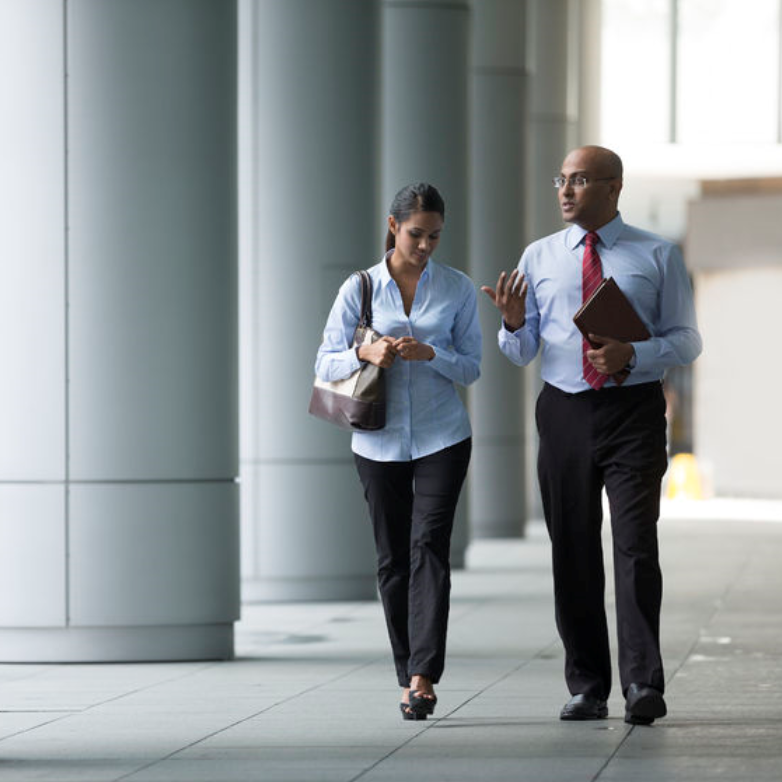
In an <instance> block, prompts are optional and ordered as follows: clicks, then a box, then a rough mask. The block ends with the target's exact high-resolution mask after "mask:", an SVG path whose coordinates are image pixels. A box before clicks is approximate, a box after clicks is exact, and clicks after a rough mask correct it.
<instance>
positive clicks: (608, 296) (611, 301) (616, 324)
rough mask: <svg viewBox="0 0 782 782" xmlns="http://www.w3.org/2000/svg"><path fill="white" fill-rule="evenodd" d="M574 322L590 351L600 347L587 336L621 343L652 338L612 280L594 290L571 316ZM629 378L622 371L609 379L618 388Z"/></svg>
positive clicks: (608, 278)
mask: <svg viewBox="0 0 782 782" xmlns="http://www.w3.org/2000/svg"><path fill="white" fill-rule="evenodd" d="M573 322H574V323H575V324H576V326H577V327H578V330H579V331H580V332H581V333H582V334H583V335H584V339H585V340H587V342H589V344H590V345H592V347H593V348H597V347H600V346H599V345H595V344H594V343H593V342H590V340H589V335H590V334H595V335H597V336H600V337H611V338H612V339H618V340H619V341H620V342H643V341H644V340H646V339H649V337H651V334H650V333H649V330H648V329H647V328H646V325H645V324H644V322H643V321H642V320H641V319H640V318H639V317H638V313H637V312H636V311H635V309H633V305H632V304H630V302H629V301H628V299H627V297H626V296H625V295H624V293H622V289H621V288H620V287H619V286H618V285H617V284H616V281H615V280H614V278H613V277H606V278H605V279H604V280H603V281H602V282H601V283H600V285H598V286H597V288H596V289H595V291H594V293H592V295H591V296H590V297H589V298H588V299H587V300H586V301H585V302H584V303H583V304H582V305H581V308H580V309H579V310H578V312H577V313H576V314H575V315H574V316H573ZM629 374H630V371H629V370H628V369H623V370H622V371H621V372H617V373H616V374H615V375H612V377H613V379H614V382H615V383H616V384H617V385H621V384H622V383H623V382H624V381H625V380H626V379H627V376H628V375H629Z"/></svg>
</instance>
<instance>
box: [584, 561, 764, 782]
mask: <svg viewBox="0 0 782 782" xmlns="http://www.w3.org/2000/svg"><path fill="white" fill-rule="evenodd" d="M749 559H750V557H749V556H745V558H744V560H743V561H742V563H741V564H740V565H739V568H738V572H737V573H736V575H735V577H734V579H732V580H731V581H730V582H729V583H728V584H727V585H726V586H725V588H724V590H723V592H722V595H721V596H720V597H718V598H717V599H716V600H715V602H714V607H713V609H712V611H711V614H710V616H709V618H708V619H707V621H706V622H705V624H704V625H703V627H701V628H699V629H698V631H697V633H696V636H695V638H694V639H693V642H692V644H691V645H690V647H689V649H688V650H687V652H686V653H685V654H684V655H683V656H682V658H681V661H680V662H679V664H678V665H677V666H676V667H675V668H674V670H673V672H672V673H671V674H670V675H669V676H668V677H667V678H668V682H667V684H668V685H670V684H672V683H673V680H674V678H675V677H676V675H677V674H678V673H679V672H680V671H681V670H682V668H683V667H684V666H685V665H686V663H687V661H688V660H689V659H690V658H691V656H692V654H693V652H694V651H695V649H696V648H697V646H698V644H699V643H700V641H701V637H702V635H701V631H702V630H705V629H706V628H708V627H709V626H710V625H711V624H713V622H714V619H715V618H716V616H717V615H718V614H719V612H720V611H721V610H722V608H723V607H724V605H725V602H726V601H727V599H728V597H729V595H730V593H731V591H733V589H734V587H735V585H736V583H737V581H738V580H739V579H740V578H741V577H742V575H743V574H744V573H745V572H746V570H747V568H748V567H749ZM637 728H638V729H640V730H642V731H643V730H645V729H646V728H644V727H640V728H639V726H637V725H631V726H629V730H628V731H627V732H626V733H625V735H624V736H623V737H622V738H621V740H620V741H619V743H618V744H617V745H616V747H615V748H614V750H613V752H611V754H610V755H609V756H608V758H607V759H606V762H605V763H604V764H603V765H602V766H601V767H600V769H598V771H597V773H596V774H595V776H594V777H592V779H591V780H590V782H599V779H600V777H601V776H602V775H603V772H605V771H606V770H607V769H608V767H609V766H610V765H611V763H612V762H613V760H614V759H615V758H616V757H617V755H618V754H619V753H620V752H621V750H622V748H623V747H624V746H625V744H626V743H627V742H628V741H629V740H630V736H632V735H633V733H634V732H635V730H636V729H637Z"/></svg>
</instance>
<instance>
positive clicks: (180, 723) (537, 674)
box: [0, 502, 782, 782]
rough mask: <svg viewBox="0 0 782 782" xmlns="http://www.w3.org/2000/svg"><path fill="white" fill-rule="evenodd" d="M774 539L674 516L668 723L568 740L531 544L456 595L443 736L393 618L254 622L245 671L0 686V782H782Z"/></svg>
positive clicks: (726, 515) (325, 609)
mask: <svg viewBox="0 0 782 782" xmlns="http://www.w3.org/2000/svg"><path fill="white" fill-rule="evenodd" d="M748 507H749V511H748V510H747V508H748ZM682 508H684V511H682ZM769 508H770V510H769ZM780 522H782V514H780V513H779V512H778V507H777V506H764V505H762V504H759V503H756V504H754V505H752V504H750V505H748V506H747V505H741V504H733V505H731V504H730V503H728V504H725V503H722V504H719V503H716V504H715V503H709V502H705V503H695V504H691V505H689V506H687V505H686V504H678V505H677V503H672V504H669V506H668V507H667V508H666V512H665V514H664V518H663V520H662V521H661V523H660V539H661V548H662V560H663V567H664V574H665V603H664V613H663V651H664V656H665V661H666V675H667V681H668V692H667V701H668V707H669V716H668V717H666V718H665V719H663V720H659V721H657V722H656V723H655V724H654V725H653V726H651V727H641V726H637V727H631V726H628V725H626V724H625V723H624V722H623V719H622V718H623V703H622V700H621V696H620V695H619V693H618V692H614V693H613V694H612V696H611V700H610V701H609V708H610V711H611V714H610V716H609V719H607V720H603V721H599V722H591V723H563V722H560V721H559V719H558V713H559V709H560V707H561V705H562V704H563V703H564V701H565V700H566V699H567V697H568V693H567V692H566V689H565V686H564V683H563V678H562V650H561V646H560V643H559V641H558V638H557V634H556V631H555V628H554V622H553V608H552V597H551V575H550V567H549V550H548V542H547V540H546V537H545V533H544V530H543V528H542V525H540V524H539V523H534V524H532V525H530V528H529V531H528V536H527V538H526V539H525V540H523V541H484V542H479V543H476V544H473V545H472V546H471V547H470V549H469V551H468V567H467V568H466V569H465V570H463V571H458V572H456V573H454V579H453V581H454V589H453V600H452V612H451V629H450V637H449V657H448V664H447V670H446V675H445V677H444V679H443V682H442V683H441V685H440V687H439V688H438V694H439V698H440V702H439V704H438V708H437V714H436V718H434V719H432V718H430V719H429V720H427V721H426V722H403V721H402V720H401V717H400V715H399V712H398V710H397V709H398V707H397V705H396V704H397V701H398V695H399V693H398V690H397V688H396V686H395V679H394V675H393V672H392V668H391V662H390V655H389V652H388V649H387V641H386V636H385V627H384V623H383V617H382V613H381V609H380V606H379V604H378V603H374V602H364V603H321V604H318V603H307V604H294V605H281V604H276V605H265V606H258V605H256V606H245V608H244V611H243V618H242V621H241V622H240V623H239V625H238V626H237V654H238V656H237V659H236V660H235V661H232V662H227V663H225V662H223V663H214V662H206V663H170V664H133V665H128V664H115V665H2V666H0V780H13V781H14V782H24V781H25V780H50V781H51V780H57V782H65V781H66V780H78V781H79V782H91V781H92V780H95V781H96V782H97V781H98V780H100V782H104V781H108V780H133V782H180V781H181V782H201V781H203V780H209V781H210V782H233V781H234V780H237V781H238V780H243V781H244V780H248V781H249V780H252V781H253V782H275V780H279V781H280V782H294V781H296V780H301V781H302V782H315V781H317V780H324V781H329V782H348V781H351V780H362V782H381V781H385V780H389V781H390V780H399V779H406V778H417V779H427V780H453V782H459V780H476V779H479V780H482V781H486V782H490V781H491V780H519V781H521V782H523V781H524V780H534V782H549V781H550V782H583V781H586V780H599V781H600V782H619V781H620V780H622V781H624V780H634V782H652V780H654V782H667V781H668V780H671V781H672V780H677V781H678V780H681V781H684V780H687V781H690V780H692V781H695V780H714V779H718V780H734V781H739V780H742V781H743V780H752V781H753V782H765V781H766V780H769V781H770V780H774V782H780V780H782V611H780V598H781V597H782V568H781V567H780V563H782V523H780ZM608 603H609V605H610V606H611V608H612V598H611V595H610V592H609V595H608Z"/></svg>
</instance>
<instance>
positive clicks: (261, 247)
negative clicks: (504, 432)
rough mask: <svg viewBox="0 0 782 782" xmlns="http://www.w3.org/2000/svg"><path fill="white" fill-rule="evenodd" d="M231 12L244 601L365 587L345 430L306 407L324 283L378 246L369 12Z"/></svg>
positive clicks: (263, 6)
mask: <svg viewBox="0 0 782 782" xmlns="http://www.w3.org/2000/svg"><path fill="white" fill-rule="evenodd" d="M241 13H242V16H241V18H242V26H243V27H245V28H246V29H247V31H248V33H247V36H246V37H243V38H242V49H243V50H242V54H241V56H240V63H241V69H242V71H241V72H242V76H241V77H240V83H241V85H242V95H243V96H244V97H243V102H244V103H246V108H245V109H243V112H242V118H243V130H242V133H241V135H240V138H241V139H243V140H244V143H243V144H242V150H241V153H240V160H241V168H242V170H243V172H244V174H245V175H246V176H245V178H244V179H243V184H242V193H243V200H244V202H245V203H246V208H243V209H242V215H243V219H242V226H243V228H242V231H243V234H244V235H245V238H246V243H245V244H243V257H242V261H241V268H242V271H241V278H242V288H243V290H244V293H243V299H242V324H243V325H242V342H243V348H242V366H243V369H242V445H241V453H242V457H241V465H242V466H241V472H242V538H243V544H242V557H243V559H242V569H243V597H244V599H245V600H249V601H255V600H353V599H363V598H367V599H369V598H374V597H375V596H376V586H375V555H374V547H373V543H372V533H371V526H370V523H369V518H368V514H367V509H366V504H365V502H364V498H363V494H362V490H361V486H360V483H359V480H358V476H357V474H356V470H355V466H354V463H353V457H352V454H351V451H350V437H349V434H348V433H347V432H342V431H340V430H337V429H336V428H335V427H332V426H330V425H329V424H326V423H323V422H322V421H319V420H317V419H315V418H313V417H311V416H309V415H308V414H307V406H308V402H309V395H310V389H311V387H312V380H313V366H314V363H315V353H316V351H317V348H318V344H319V343H320V339H321V335H322V332H323V326H324V324H325V322H326V316H327V315H328V311H329V309H330V307H331V304H332V302H333V300H334V297H335V295H336V293H337V289H338V288H339V285H340V284H341V282H342V281H343V280H344V279H345V278H346V277H348V276H349V275H350V273H351V272H352V271H354V270H356V269H359V268H366V267H368V266H370V265H372V264H374V263H376V262H377V260H378V259H379V258H380V256H381V253H382V247H381V246H379V244H378V242H377V240H376V237H377V236H378V233H379V231H378V227H379V226H381V225H382V224H383V222H384V215H383V212H382V210H379V209H378V208H377V198H376V195H377V193H376V185H377V175H376V171H377V166H376V150H377V115H378V112H377V111H376V108H375V107H376V105H377V104H378V79H377V74H378V68H377V67H376V63H378V62H379V31H378V23H379V8H378V5H377V3H376V2H373V1H371V0H317V2H315V1H314V0H251V1H250V2H247V3H243V4H242V6H241Z"/></svg>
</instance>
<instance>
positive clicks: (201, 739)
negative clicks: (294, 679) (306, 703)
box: [114, 658, 379, 782]
mask: <svg viewBox="0 0 782 782" xmlns="http://www.w3.org/2000/svg"><path fill="white" fill-rule="evenodd" d="M378 659H379V658H373V659H372V660H368V661H367V662H364V663H362V664H361V665H358V666H354V667H353V668H351V670H350V671H346V672H344V673H341V674H339V675H337V676H334V677H331V678H330V679H328V680H327V681H325V682H320V683H319V684H315V685H312V686H310V687H306V688H305V689H303V690H300V691H299V692H297V693H295V694H294V695H290V696H287V697H285V698H283V699H281V700H279V701H276V702H275V703H272V704H269V705H268V706H265V707H264V708H263V709H259V710H258V711H256V712H253V713H252V714H248V715H247V716H245V717H242V718H241V719H238V720H234V721H233V722H232V723H230V724H229V725H224V726H223V727H221V728H219V729H218V730H213V731H211V732H209V733H207V734H205V735H203V736H201V737H199V738H198V739H196V740H194V741H191V742H189V743H188V744H185V745H184V746H182V747H178V748H177V749H175V750H174V751H173V752H169V753H168V754H166V755H164V756H162V757H159V758H156V759H155V760H153V761H151V762H149V763H146V764H144V765H143V766H140V767H139V768H135V769H133V771H130V772H129V773H127V774H124V775H123V776H121V777H117V778H116V779H115V780H114V782H122V780H125V779H132V777H133V776H134V775H136V774H139V773H141V772H143V771H146V770H147V769H151V768H153V767H154V766H156V765H158V764H159V763H165V762H166V761H168V760H173V759H174V758H176V756H177V755H179V754H181V753H183V752H187V751H188V750H190V749H193V748H194V747H196V746H198V745H199V744H201V743H203V742H204V741H208V740H209V739H211V738H214V737H215V736H219V735H220V734H221V733H225V732H226V731H228V730H232V729H233V728H236V727H238V726H239V725H242V724H244V723H245V722H249V721H250V720H252V719H255V718H256V717H259V716H260V715H262V714H265V713H267V712H269V711H271V710H272V709H275V708H277V707H278V706H281V705H283V704H285V703H289V702H290V701H293V700H296V699H297V698H301V697H303V696H304V695H307V694H309V693H311V692H315V691H316V690H319V689H321V688H323V687H326V686H328V685H331V684H333V683H334V682H337V681H339V680H340V679H344V678H345V677H347V676H350V675H352V674H353V673H355V672H356V671H360V670H361V669H362V668H367V667H369V666H370V665H374V664H375V663H376V662H377V661H378Z"/></svg>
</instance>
